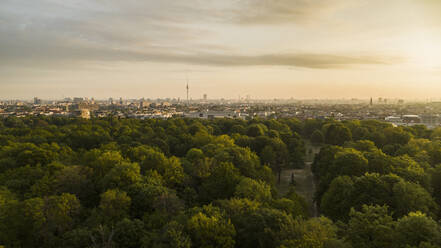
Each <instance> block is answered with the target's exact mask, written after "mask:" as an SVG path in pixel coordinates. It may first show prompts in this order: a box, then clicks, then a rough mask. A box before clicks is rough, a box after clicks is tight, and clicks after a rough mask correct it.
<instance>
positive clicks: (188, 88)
mask: <svg viewBox="0 0 441 248" xmlns="http://www.w3.org/2000/svg"><path fill="white" fill-rule="evenodd" d="M185 79H186V81H187V87H186V89H187V105H190V101H189V99H188V95H189V91H190V87H188V74H185Z"/></svg>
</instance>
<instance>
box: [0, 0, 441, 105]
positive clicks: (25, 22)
mask: <svg viewBox="0 0 441 248" xmlns="http://www.w3.org/2000/svg"><path fill="white" fill-rule="evenodd" d="M439 13H441V1H439V0H390V1H383V0H369V1H367V0H354V1H348V0H316V1H308V0H271V1H269V0H249V1H245V0H244V1H238V0H227V1H213V0H208V1H207V0H204V1H201V0H191V1H171V0H161V1H153V0H151V1H150V0H149V1H134V0H128V1H117V0H106V1H89V0H34V1H25V0H3V1H2V3H1V4H0V98H3V99H15V98H27V99H30V98H32V97H34V96H38V97H41V98H51V99H54V98H62V97H64V96H71V97H72V96H86V97H95V98H102V99H104V98H108V97H111V96H112V97H120V96H121V97H124V98H141V97H151V98H157V97H172V98H174V97H176V98H178V97H181V98H184V97H185V84H186V78H188V80H189V81H190V87H191V97H193V98H201V96H202V95H203V94H204V93H207V94H208V95H209V97H210V98H237V97H238V95H243V96H244V95H251V96H252V97H254V98H290V97H293V98H299V99H304V98H352V97H354V98H369V97H371V96H373V97H379V96H382V97H387V98H402V99H405V98H411V99H413V98H421V99H427V98H436V97H439V92H440V91H441V80H440V79H441V46H440V45H439V44H441V32H440V30H441V16H440V14H439Z"/></svg>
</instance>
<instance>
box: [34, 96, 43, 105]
mask: <svg viewBox="0 0 441 248" xmlns="http://www.w3.org/2000/svg"><path fill="white" fill-rule="evenodd" d="M34 104H37V105H38V104H41V99H39V98H38V97H34Z"/></svg>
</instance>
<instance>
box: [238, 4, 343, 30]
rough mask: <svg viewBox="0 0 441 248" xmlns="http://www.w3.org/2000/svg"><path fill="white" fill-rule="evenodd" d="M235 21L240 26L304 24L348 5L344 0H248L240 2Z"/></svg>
mask: <svg viewBox="0 0 441 248" xmlns="http://www.w3.org/2000/svg"><path fill="white" fill-rule="evenodd" d="M240 3H241V4H239V5H238V6H239V8H238V9H236V10H235V11H234V13H235V16H234V20H235V21H237V22H238V23H240V24H247V25H256V24H283V23H299V22H301V23H304V22H310V21H312V20H314V19H320V18H321V17H323V16H327V15H331V14H333V13H334V12H335V11H337V10H339V9H341V8H343V7H345V6H347V5H348V1H343V0H314V1H311V0H248V1H240Z"/></svg>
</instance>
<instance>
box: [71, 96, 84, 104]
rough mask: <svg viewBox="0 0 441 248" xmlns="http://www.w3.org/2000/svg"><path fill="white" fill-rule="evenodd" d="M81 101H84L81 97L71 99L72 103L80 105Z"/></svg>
mask: <svg viewBox="0 0 441 248" xmlns="http://www.w3.org/2000/svg"><path fill="white" fill-rule="evenodd" d="M82 101H84V99H83V98H82V97H74V99H73V102H74V103H80V102H82Z"/></svg>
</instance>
